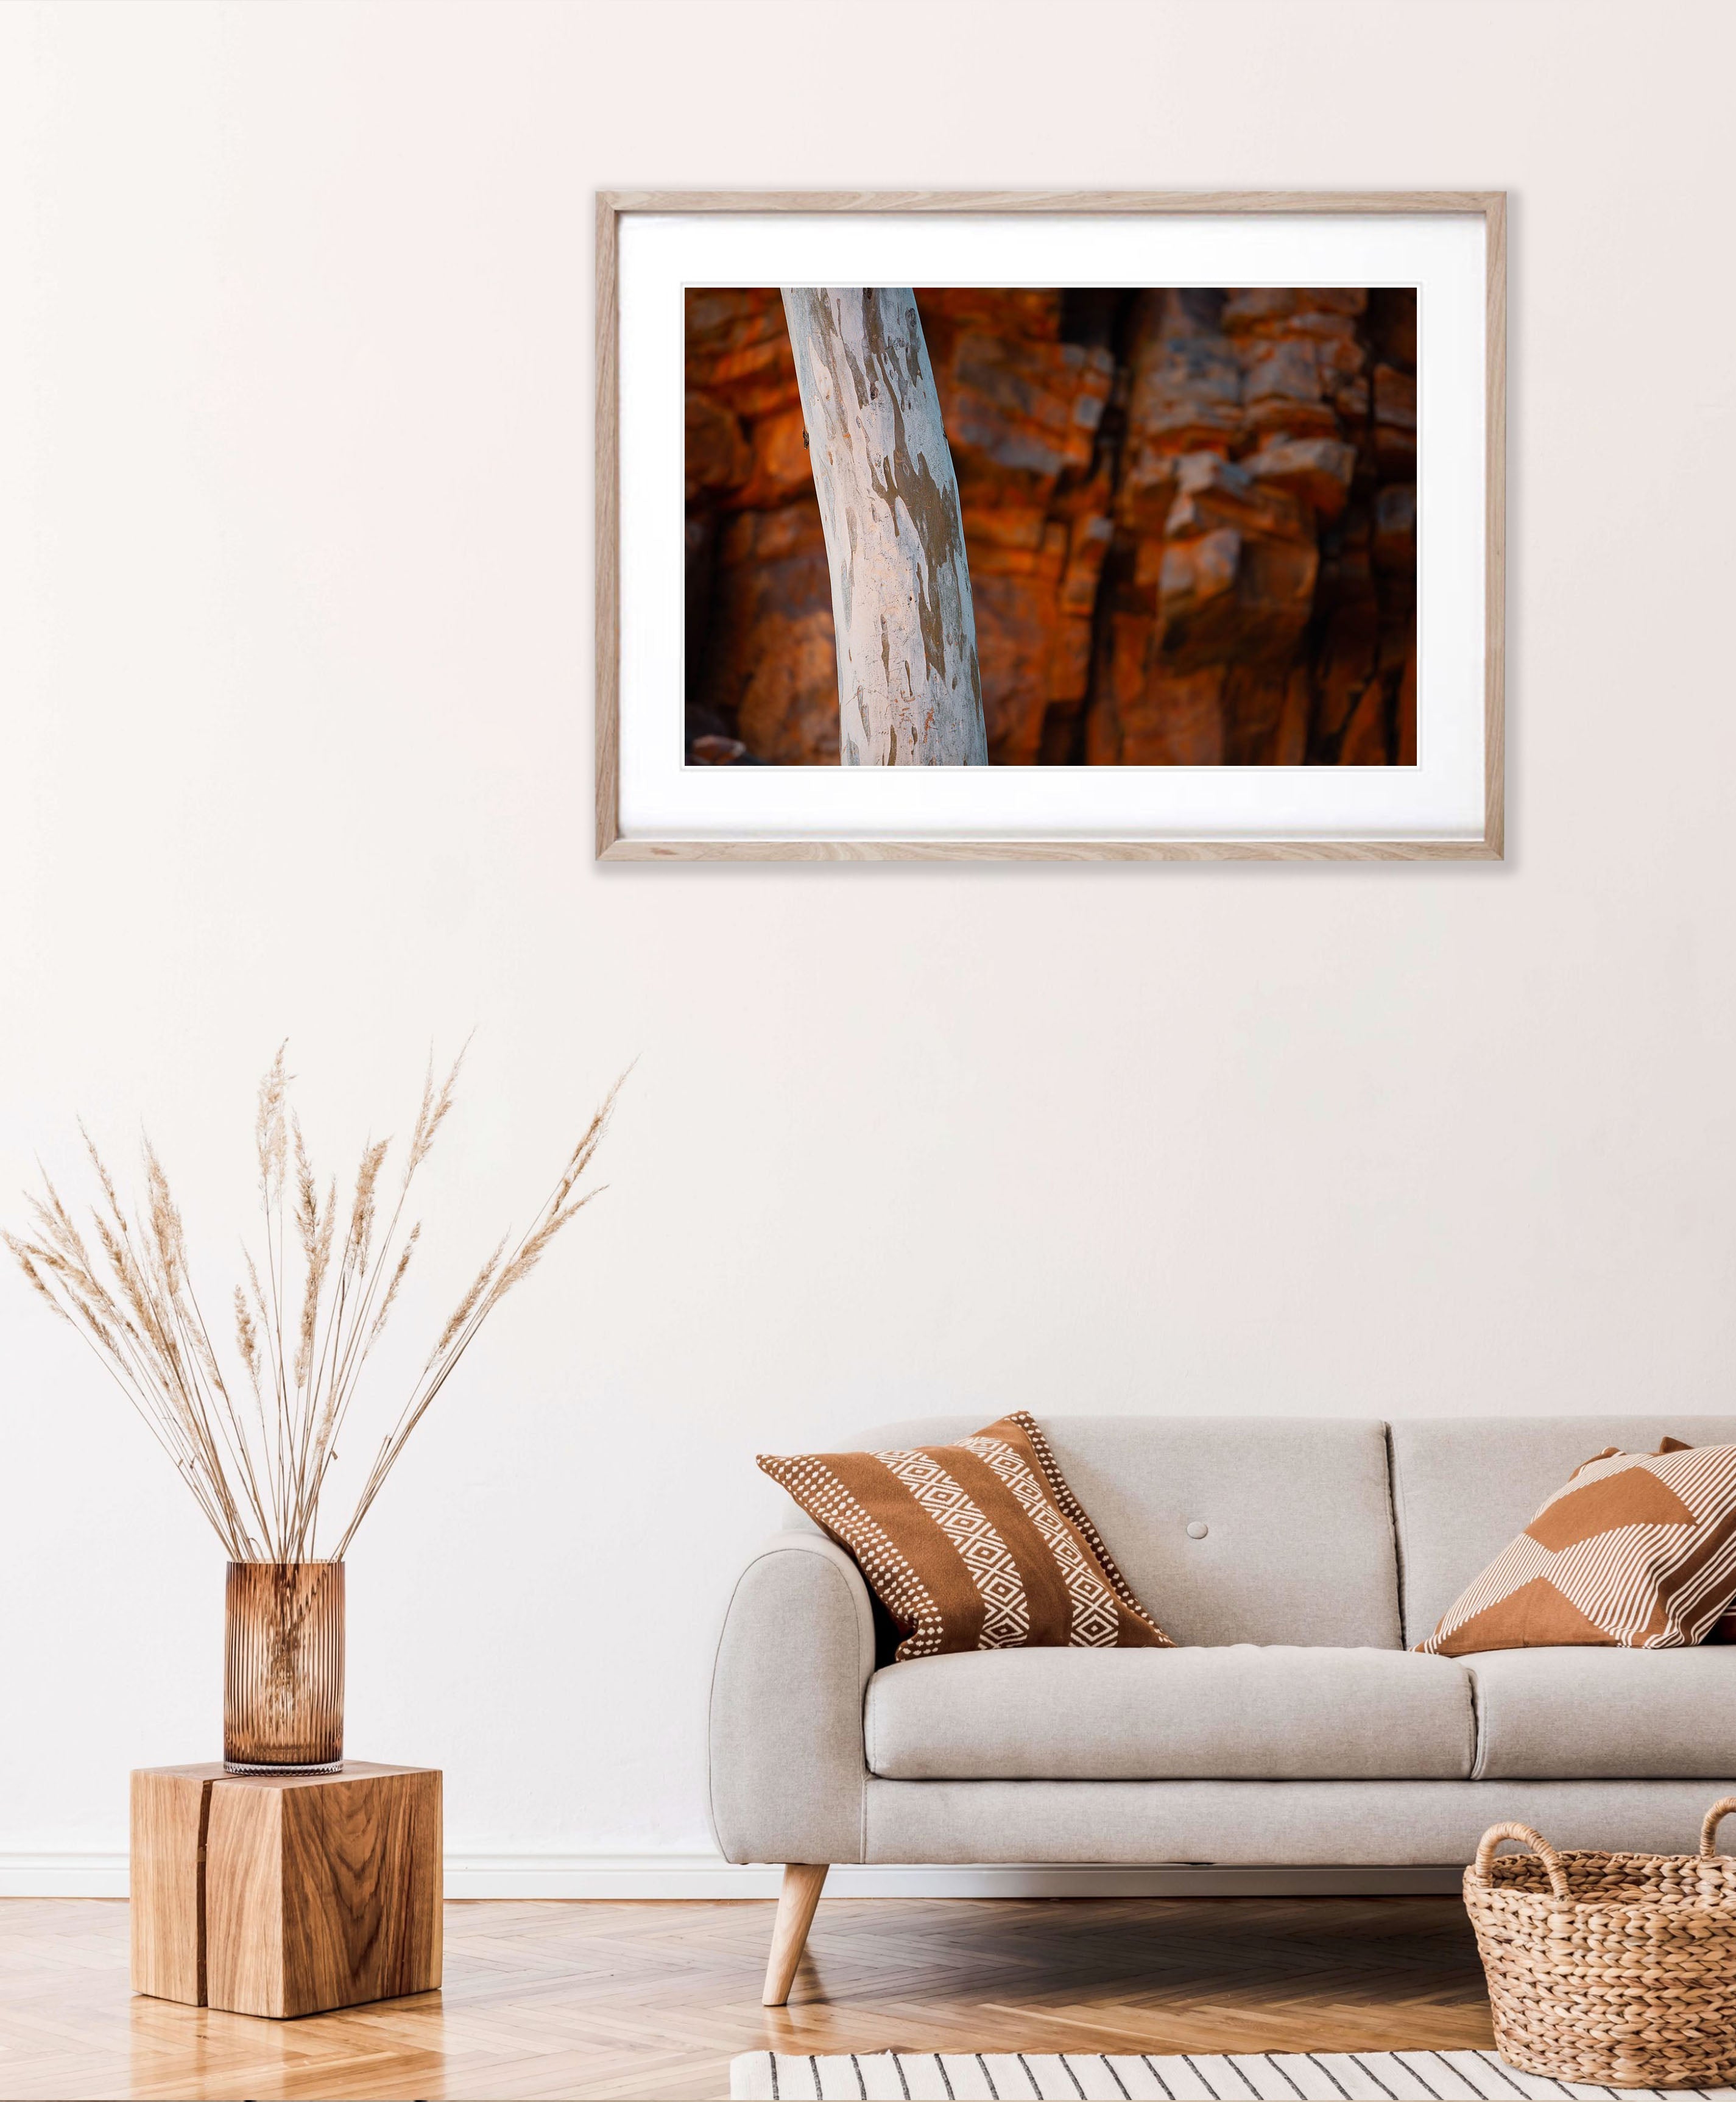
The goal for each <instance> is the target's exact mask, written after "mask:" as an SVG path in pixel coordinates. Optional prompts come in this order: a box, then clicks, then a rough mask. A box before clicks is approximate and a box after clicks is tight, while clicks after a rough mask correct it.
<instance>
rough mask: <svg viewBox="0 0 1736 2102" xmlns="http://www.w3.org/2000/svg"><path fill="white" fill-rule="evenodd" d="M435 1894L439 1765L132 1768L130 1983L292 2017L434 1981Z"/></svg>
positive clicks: (234, 2009)
mask: <svg viewBox="0 0 1736 2102" xmlns="http://www.w3.org/2000/svg"><path fill="white" fill-rule="evenodd" d="M440 1980H441V1777H440V1775H439V1774H438V1773H437V1772H436V1771H434V1770H433V1769H432V1767H388V1766H370V1765H366V1764H364V1763H362V1762H361V1761H360V1760H349V1761H347V1762H346V1763H345V1764H344V1766H343V1770H342V1771H341V1772H338V1773H332V1774H232V1773H226V1772H224V1769H223V1767H221V1766H192V1767H148V1768H142V1769H140V1771H139V1772H136V1773H135V1774H134V1776H133V1777H132V1981H133V1990H134V1991H135V1993H148V1994H149V1995H150V1996H152V1997H153V1998H157V1999H162V2000H182V2001H185V2002H188V2004H189V2005H191V2006H193V2007H220V2008H223V2009H224V2010H225V2011H228V2012H229V2013H232V2014H239V2015H267V2016H273V2017H276V2018H277V2019H283V2018H286V2017H288V2016H295V2015H313V2014H319V2013H321V2012H323V2011H325V2010H327V2009H329V2008H332V2007H355V2006H357V2005H359V2004H360V2003H361V2002H363V2001H365V2000H390V1999H396V1998H400V1997H401V1995H403V1994H405V1993H427V1992H432V1991H433V1990H434V1989H436V1988H437V1987H438V1985H439V1984H440Z"/></svg>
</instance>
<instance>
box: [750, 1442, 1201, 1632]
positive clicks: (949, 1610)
mask: <svg viewBox="0 0 1736 2102" xmlns="http://www.w3.org/2000/svg"><path fill="white" fill-rule="evenodd" d="M759 1465H760V1466H762V1467H763V1468H764V1470H765V1471H766V1473H767V1474H768V1475H770V1476H771V1477H772V1479H773V1481H774V1482H781V1483H782V1484H783V1486H784V1487H785V1488H786V1489H787V1490H788V1491H789V1492H790V1495H791V1496H792V1497H795V1501H797V1502H798V1503H799V1505H800V1506H801V1507H802V1509H803V1510H804V1511H806V1512H807V1514H808V1516H809V1517H810V1518H811V1519H813V1520H814V1521H815V1522H816V1523H817V1524H819V1525H821V1526H823V1527H824V1528H825V1529H826V1532H829V1533H830V1535H831V1537H832V1538H833V1539H834V1540H835V1541H837V1542H838V1544H839V1546H840V1547H842V1548H844V1549H845V1550H847V1551H848V1553H849V1554H852V1555H853V1556H854V1557H855V1558H856V1561H857V1565H858V1566H859V1568H861V1572H862V1574H863V1576H865V1577H866V1578H867V1580H868V1582H869V1585H870V1587H871V1588H872V1590H874V1592H875V1595H876V1597H878V1598H879V1600H880V1602H881V1603H882V1604H883V1606H884V1607H885V1608H886V1609H887V1611H888V1612H889V1613H890V1614H891V1615H892V1618H893V1620H894V1621H896V1622H897V1626H898V1632H899V1633H900V1634H901V1635H902V1636H903V1638H904V1639H903V1640H902V1641H901V1643H899V1645H898V1656H899V1659H900V1661H902V1660H904V1659H906V1658H907V1657H913V1656H941V1655H943V1654H944V1653H945V1652H948V1651H953V1650H968V1649H1067V1648H1073V1649H1168V1648H1171V1647H1173V1645H1172V1644H1171V1642H1170V1639H1169V1637H1168V1636H1167V1634H1164V1632H1163V1630H1162V1629H1161V1628H1160V1627H1159V1626H1158V1625H1157V1623H1156V1622H1155V1621H1154V1620H1153V1619H1152V1618H1151V1616H1149V1614H1148V1613H1147V1612H1146V1611H1145V1608H1144V1607H1143V1606H1142V1605H1141V1604H1140V1602H1139V1600H1138V1599H1136V1598H1135V1596H1134V1595H1133V1591H1132V1589H1131V1586H1130V1585H1129V1584H1128V1582H1127V1579H1126V1578H1125V1577H1124V1576H1123V1575H1122V1573H1121V1572H1120V1571H1119V1570H1118V1568H1116V1567H1115V1564H1114V1560H1113V1559H1112V1558H1111V1557H1110V1554H1109V1550H1108V1549H1107V1548H1106V1547H1105V1545H1104V1544H1103V1542H1102V1540H1101V1539H1100V1537H1099V1536H1098V1532H1097V1528H1096V1527H1095V1526H1094V1525H1093V1524H1092V1522H1091V1520H1090V1519H1089V1518H1088V1517H1087V1515H1086V1512H1085V1509H1084V1506H1083V1505H1082V1504H1081V1503H1080V1502H1079V1500H1078V1497H1075V1496H1074V1493H1073V1492H1072V1490H1071V1489H1069V1488H1068V1486H1067V1483H1066V1481H1065V1478H1064V1476H1063V1475H1062V1474H1061V1469H1060V1468H1059V1467H1058V1466H1056V1461H1055V1456H1054V1454H1053V1453H1052V1452H1051V1451H1050V1449H1049V1443H1048V1440H1047V1439H1046V1438H1045V1437H1044V1436H1043V1433H1042V1431H1041V1430H1038V1427H1037V1423H1036V1420H1035V1418H1034V1417H1030V1416H1027V1415H1025V1413H1023V1412H1022V1411H1021V1412H1020V1413H1018V1414H1016V1415H1013V1416H1003V1417H1002V1418H1001V1419H1000V1421H999V1422H998V1423H991V1424H990V1426H988V1428H987V1430H980V1431H978V1432H977V1434H976V1436H975V1437H974V1438H965V1439H960V1440H959V1443H957V1444H956V1445H926V1446H917V1447H913V1448H910V1449H908V1450H905V1451H898V1452H808V1453H803V1454H799V1455H798V1456H796V1457H793V1458H788V1459H785V1458H780V1457H777V1456H776V1455H774V1454H769V1453H761V1455H760V1456H759Z"/></svg>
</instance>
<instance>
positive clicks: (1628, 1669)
mask: <svg viewBox="0 0 1736 2102" xmlns="http://www.w3.org/2000/svg"><path fill="white" fill-rule="evenodd" d="M1040 1420H1041V1421H1042V1424H1043V1430H1044V1431H1045V1433H1046V1434H1047V1437H1048V1439H1049V1442H1050V1444H1051V1446H1052V1448H1053V1451H1054V1453H1055V1456H1056V1460H1057V1461H1059V1463H1060V1466H1061V1470H1062V1471H1063V1473H1064V1474H1065V1476H1066V1478H1067V1480H1068V1481H1069V1483H1070V1484H1071V1486H1072V1488H1073V1489H1074V1492H1075V1493H1076V1494H1077V1495H1078V1497H1079V1500H1080V1501H1081V1502H1082V1503H1083V1505H1084V1506H1085V1508H1086V1510H1087V1511H1089V1512H1090V1514H1091V1515H1092V1518H1093V1519H1094V1520H1095V1521H1096V1525H1097V1528H1098V1529H1099V1531H1100V1532H1101V1534H1102V1536H1103V1537H1104V1540H1105V1543H1106V1544H1107V1545H1108V1547H1109V1552H1110V1553H1111V1554H1113V1555H1114V1558H1115V1559H1116V1561H1117V1562H1118V1563H1119V1565H1120V1567H1121V1568H1122V1570H1123V1573H1124V1574H1125V1576H1127V1580H1128V1581H1129V1582H1130V1583H1131V1585H1132V1586H1133V1589H1134V1590H1135V1591H1136V1593H1137V1594H1139V1596H1140V1599H1141V1600H1142V1602H1143V1603H1144V1604H1145V1607H1146V1608H1147V1610H1148V1611H1149V1612H1150V1613H1151V1614H1152V1615H1153V1616H1154V1618H1155V1619H1156V1620H1157V1621H1158V1623H1159V1624H1160V1625H1162V1627H1163V1629H1164V1630H1166V1631H1167V1633H1168V1634H1170V1635H1171V1637H1172V1638H1173V1639H1174V1640H1175V1641H1176V1643H1178V1644H1180V1645H1182V1646H1183V1647H1180V1649H1176V1650H1140V1651H1098V1650H1077V1651H1067V1650H1001V1651H992V1652H973V1653H971V1654H969V1655H965V1656H931V1657H923V1658H918V1659H915V1660H913V1661H910V1662H908V1663H905V1664H900V1665H888V1664H887V1663H886V1660H885V1654H882V1655H881V1656H879V1657H877V1656H876V1630H875V1616H874V1612H873V1608H872V1607H871V1605H870V1599H869V1594H868V1591H867V1588H866V1585H865V1584H864V1583H863V1581H862V1578H861V1575H860V1573H859V1572H858V1571H857V1568H856V1565H855V1563H853V1562H852V1560H851V1559H850V1558H849V1556H848V1555H847V1554H844V1552H843V1550H841V1549H839V1548H838V1547H837V1546H836V1545H835V1544H834V1543H833V1542H831V1541H829V1540H827V1539H826V1538H825V1537H823V1536H822V1535H821V1534H820V1533H819V1532H817V1529H815V1528H813V1527H812V1526H811V1525H809V1524H808V1521H807V1520H806V1519H802V1518H800V1517H799V1514H795V1513H794V1512H793V1511H792V1513H791V1519H792V1520H793V1523H791V1524H790V1526H789V1527H788V1528H787V1529H786V1530H785V1531H784V1532H781V1533H779V1534H777V1536H775V1537H773V1539H772V1540H770V1541H768V1542H767V1543H766V1544H765V1545H764V1547H762V1548H761V1549H760V1550H759V1552H758V1553H757V1554H755V1556H754V1558H753V1559H752V1560H751V1562H750V1563H749V1564H748V1566H747V1568H746V1569H745V1570H744V1571H743V1572H742V1576H741V1577H740V1579H739V1580H738V1581H737V1585H736V1588H735V1591H734V1594H733V1597H732V1599H731V1600H730V1602H729V1605H728V1612H727V1613H726V1616H725V1620H724V1629H723V1633H722V1636H721V1639H720V1643H719V1647H718V1652H717V1661H716V1667H715V1674H714V1678H713V1685H712V1694H711V1815H712V1820H713V1825H714V1829H715V1833H716V1836H717V1841H718V1844H719V1846H720V1848H721V1850H722V1851H723V1853H724V1856H725V1857H726V1858H727V1859H728V1860H732V1861H762V1862H764V1861H769V1862H777V1863H783V1864H794V1865H798V1866H799V1868H800V1869H802V1870H803V1871H804V1873H803V1874H800V1875H796V1874H794V1873H793V1872H792V1874H791V1875H790V1876H789V1877H786V1905H785V1908H784V1916H783V1917H782V1918H781V1920H780V1927H779V1936H778V1943H779V1947H778V1952H777V1954H778V1961H777V1964H774V1973H775V1972H776V1971H777V1970H779V1969H780V1968H782V1967H787V1971H788V1972H789V1974H790V1975H793V1973H794V1970H795V1963H796V1962H797V1960H798V1959H799V1955H800V1950H801V1940H802V1935H803V1934H804V1933H805V1929H806V1925H807V1916H808V1915H811V1914H812V1911H813V1900H814V1899H815V1898H816V1897H817V1895H818V1890H819V1883H820V1880H821V1878H822V1875H823V1869H824V1868H825V1866H826V1865H829V1864H830V1863H834V1862H885V1863H895V1862H896V1863H908V1864H941V1863H960V1864H963V1863H991V1862H1003V1863H1046V1864H1056V1863H1062V1864H1069V1865H1072V1864H1078V1865H1085V1864H1100V1863H1121V1864H1135V1863H1136V1864H1140V1865H1167V1864H1176V1863H1187V1864H1189V1865H1198V1864H1202V1863H1206V1864H1221V1865H1238V1866H1267V1867H1273V1868H1277V1867H1286V1868H1300V1867H1324V1866H1344V1865H1371V1864H1384V1865H1419V1866H1420V1865H1428V1866H1430V1867H1437V1866H1442V1865H1458V1864H1462V1863H1463V1862H1464V1861H1466V1860H1468V1859H1469V1858H1470V1856H1471V1854H1472V1851H1474V1849H1475V1847H1476V1843H1477V1839H1478V1838H1479V1837H1480V1836H1481V1834H1482V1832H1483V1831H1484V1830H1485V1829H1486V1828H1487V1827H1488V1826H1489V1825H1492V1824H1494V1823H1496V1822H1497V1821H1499V1820H1503V1819H1509V1818H1512V1819H1517V1820H1522V1821H1524V1822H1526V1823H1527V1824H1531V1825H1538V1826H1540V1827H1542V1828H1543V1829H1547V1830H1548V1832H1549V1834H1550V1835H1551V1837H1552V1838H1553V1839H1554V1840H1555V1841H1556V1842H1557V1844H1558V1845H1561V1846H1567V1847H1638V1848H1641V1849H1643V1850H1646V1851H1683V1850H1685V1849H1686V1848H1687V1847H1688V1846H1689V1841H1690V1839H1691V1838H1692V1837H1693V1834H1694V1831H1695V1830H1696V1829H1698V1828H1697V1822H1696V1820H1697V1819H1698V1816H1699V1813H1700V1812H1701V1811H1703V1809H1704V1808H1705V1806H1706V1803H1707V1801H1709V1800H1710V1799H1711V1796H1712V1794H1718V1793H1720V1792H1726V1791H1727V1790H1730V1789H1736V1647H1725V1646H1718V1647H1712V1646H1707V1647H1701V1648H1698V1649H1694V1650H1680V1651H1639V1650H1611V1649H1596V1648H1592V1649H1573V1648H1569V1649H1540V1650H1521V1651H1503V1652H1492V1653H1490V1654H1489V1655H1488V1656H1468V1657H1458V1658H1449V1657H1432V1656H1414V1655H1411V1654H1410V1646H1411V1645H1413V1644H1415V1643H1417V1642H1418V1641H1419V1640H1420V1639H1422V1638H1423V1637H1424V1635H1426V1634H1428V1633H1429V1632H1430V1630H1432V1629H1433V1626H1434V1625H1435V1623H1436V1621H1437V1620H1438V1619H1439V1618H1440V1616H1441V1614H1442V1613H1443V1612H1445V1611H1446V1608H1448V1607H1449V1606H1450V1604H1451V1603H1453V1601H1454V1599H1455V1598H1457V1596H1458V1595H1459V1593H1460V1592H1461V1591H1462V1590H1464V1587H1465V1585H1467V1584H1468V1583H1469V1582H1470V1581H1471V1580H1472V1578H1473V1577H1474V1576H1477V1573H1478V1572H1480V1571H1481V1569H1482V1568H1485V1567H1486V1565H1487V1563H1489V1562H1490V1560H1492V1559H1493V1558H1494V1557H1495V1554H1498V1553H1499V1550H1501V1549H1502V1548H1503V1547H1504V1546H1505V1545H1507V1543H1508V1541H1511V1540H1512V1538H1513V1537H1514V1536H1515V1535H1516V1534H1517V1533H1518V1532H1521V1530H1522V1529H1523V1528H1524V1527H1525V1525H1526V1523H1527V1521H1528V1520H1529V1519H1530V1518H1531V1516H1532V1515H1533V1514H1534V1512H1535V1511H1536V1510H1537V1508H1538V1506H1539V1504H1541V1503H1542V1502H1543V1500H1544V1499H1545V1498H1546V1497H1548V1496H1549V1495H1550V1494H1551V1493H1552V1492H1553V1491H1555V1490H1556V1489H1558V1488H1561V1485H1562V1484H1563V1483H1565V1481H1566V1480H1567V1479H1568V1477H1569V1475H1570V1474H1571V1473H1572V1472H1573V1470H1574V1468H1575V1467H1577V1466H1579V1465H1580V1463H1581V1462H1582V1461H1585V1460H1588V1459H1589V1458H1590V1457H1592V1454H1594V1453H1596V1452H1600V1451H1601V1450H1602V1449H1603V1448H1605V1447H1608V1446H1612V1445H1613V1446H1619V1447H1621V1448H1623V1449H1627V1450H1632V1451H1646V1450H1650V1449H1652V1448H1655V1447H1656V1446H1657V1444H1658V1442H1659V1440H1660V1439H1662V1438H1663V1437H1664V1436H1665V1435H1670V1436H1673V1437H1676V1438H1680V1439H1686V1440H1687V1441H1688V1442H1689V1443H1692V1444H1696V1445H1698V1444H1715V1443H1736V1416H1731V1417H1704V1416H1689V1415H1679V1416H1677V1415H1670V1416H1654V1415H1648V1416H1643V1417H1641V1416H1632V1417H1625V1416H1624V1417H1529V1418H1501V1417H1481V1418H1479V1417H1459V1418H1453V1419H1446V1420H1426V1421H1408V1422H1406V1421H1397V1422H1393V1423H1384V1422H1380V1421H1363V1420H1320V1419H1306V1418H1296V1417H1066V1416H1047V1415H1045V1416H1043V1417H1042V1418H1041V1419H1040ZM980 1423H981V1417H939V1418H935V1417H928V1418H922V1419H919V1420H917V1421H908V1422H901V1423H895V1424H891V1425H887V1426H880V1427H879V1428H878V1429H875V1430H870V1431H869V1432H867V1433H866V1434H865V1435H863V1436H862V1437H861V1439H857V1440H855V1441H853V1443H854V1444H855V1447H856V1448H857V1449H866V1450H878V1451H883V1450H886V1449H888V1448H892V1447H895V1446H910V1445H918V1444H923V1445H932V1444H939V1443H946V1442H948V1441H950V1440H952V1439H958V1438H961V1437H968V1436H969V1435H971V1434H972V1432H973V1431H975V1430H976V1429H977V1428H978V1427H979V1426H980ZM1299 1651H1301V1652H1313V1654H1312V1655H1298V1654H1297V1652H1299ZM1708 1783H1711V1784H1712V1789H1711V1791H1710V1793H1708V1789H1707V1784H1708ZM792 1942H793V1950H792V1948H791V1944H792ZM788 1983H789V1977H788V1976H785V1977H783V1979H782V1988H780V1984H779V1980H778V1977H777V1976H776V1975H773V1976H768V1982H767V1992H768V1998H782V1996H783V1993H784V1992H786V1990H787V1987H788Z"/></svg>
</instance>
